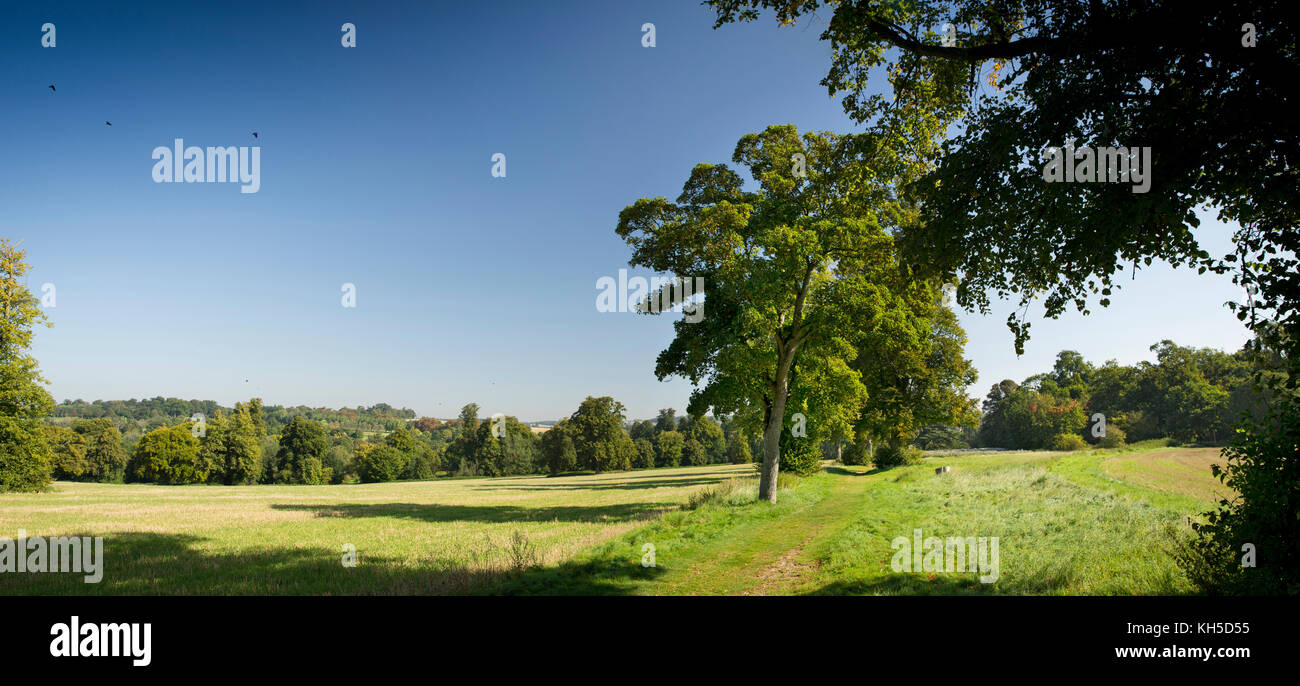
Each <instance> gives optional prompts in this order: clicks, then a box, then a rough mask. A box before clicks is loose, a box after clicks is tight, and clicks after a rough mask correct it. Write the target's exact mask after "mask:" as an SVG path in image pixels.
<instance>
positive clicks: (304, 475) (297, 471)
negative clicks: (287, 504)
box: [275, 417, 332, 484]
mask: <svg viewBox="0 0 1300 686" xmlns="http://www.w3.org/2000/svg"><path fill="white" fill-rule="evenodd" d="M329 448H330V442H329V438H328V437H327V436H326V435H325V428H324V427H323V426H321V425H320V424H319V423H317V422H314V421H312V420H310V419H303V418H302V417H294V418H293V419H291V420H290V421H289V423H288V424H285V425H284V430H283V431H281V432H280V451H279V453H277V454H276V473H275V482H276V483H281V484H323V483H329V481H330V478H331V476H332V474H330V473H328V472H326V469H325V467H324V459H325V453H326V452H327V451H329Z"/></svg>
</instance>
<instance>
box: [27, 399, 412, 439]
mask: <svg viewBox="0 0 1300 686" xmlns="http://www.w3.org/2000/svg"><path fill="white" fill-rule="evenodd" d="M231 409H232V408H229V407H225V406H223V405H221V404H219V403H217V402H216V401H214V400H181V399H180V398H163V397H161V396H159V397H156V398H149V399H144V400H136V399H134V398H132V399H130V400H96V401H94V402H86V401H85V400H65V401H63V402H62V403H60V404H58V405H55V406H54V409H53V410H52V411H51V412H50V416H51V417H52V418H55V419H56V420H58V419H68V420H71V419H74V418H96V417H107V418H109V419H113V420H115V421H117V422H118V424H119V425H122V424H136V425H138V426H140V427H141V428H144V429H146V430H147V429H150V428H155V427H156V426H164V425H167V424H174V423H176V422H179V421H183V420H185V419H189V418H190V417H192V416H194V414H196V413H201V414H203V415H204V416H205V417H211V416H213V415H215V414H216V413H217V412H218V411H221V412H230V411H231ZM262 415H263V417H264V418H265V419H266V424H267V429H268V430H269V431H270V432H272V433H278V432H279V430H280V429H281V428H282V427H283V426H284V425H285V424H287V423H288V422H289V420H291V419H293V418H294V417H306V418H307V419H312V420H315V421H319V422H322V423H324V424H325V425H326V426H329V427H331V428H339V429H349V430H354V431H392V430H393V429H396V428H398V427H400V426H403V425H405V424H407V423H409V422H411V421H413V420H414V419H415V418H416V414H415V411H414V410H411V409H408V408H401V409H397V408H395V407H393V406H392V405H389V404H387V403H379V404H377V405H372V406H370V407H365V406H358V407H343V408H339V409H337V410H334V409H330V408H327V407H306V406H304V405H299V406H296V407H284V406H282V405H266V406H263V408H262ZM56 423H62V422H57V421H56Z"/></svg>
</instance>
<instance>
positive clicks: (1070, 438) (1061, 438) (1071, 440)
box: [1048, 434, 1088, 450]
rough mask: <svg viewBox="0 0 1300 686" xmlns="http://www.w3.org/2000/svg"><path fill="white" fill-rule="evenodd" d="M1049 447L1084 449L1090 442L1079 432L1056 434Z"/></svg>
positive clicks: (1056, 448)
mask: <svg viewBox="0 0 1300 686" xmlns="http://www.w3.org/2000/svg"><path fill="white" fill-rule="evenodd" d="M1048 447H1049V449H1051V450H1083V449H1084V448H1087V447H1088V444H1087V443H1086V442H1084V440H1083V437H1082V436H1080V435H1078V434H1056V435H1055V436H1053V437H1052V442H1051V444H1050V445H1049V446H1048Z"/></svg>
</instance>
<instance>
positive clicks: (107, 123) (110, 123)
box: [104, 121, 113, 126]
mask: <svg viewBox="0 0 1300 686" xmlns="http://www.w3.org/2000/svg"><path fill="white" fill-rule="evenodd" d="M104 124H105V125H106V126H112V125H113V122H111V121H106V122H104Z"/></svg>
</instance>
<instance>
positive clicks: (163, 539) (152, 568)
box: [0, 465, 753, 594]
mask: <svg viewBox="0 0 1300 686" xmlns="http://www.w3.org/2000/svg"><path fill="white" fill-rule="evenodd" d="M752 473H753V468H752V467H749V466H731V465H724V466H713V467H701V468H684V469H662V470H654V471H639V472H619V473H613V474H600V475H578V476H562V477H556V478H547V477H544V476H529V477H517V478H498V479H452V480H442V481H414V482H401V483H388V484H357V485H345V486H233V487H232V486H153V485H115V484H84V483H68V482H59V483H57V484H56V485H55V487H54V490H53V491H52V492H50V493H42V494H8V495H3V496H0V536H3V537H11V538H13V537H17V535H18V530H19V529H25V530H26V531H27V535H28V536H57V535H67V536H74V535H75V536H103V537H104V539H105V540H104V548H105V550H104V566H105V571H104V579H103V581H102V582H100V583H99V584H84V583H82V581H81V576H80V575H74V574H0V593H6V594H13V593H21V594H30V593H92V594H134V593H168V594H172V593H181V594H212V593H219V594H280V593H286V594H357V593H376V594H392V593H399V594H401V593H455V592H460V591H463V590H466V589H467V588H469V587H471V586H474V585H477V584H480V583H482V582H483V581H484V580H490V579H492V578H493V577H494V576H495V575H496V574H497V573H499V572H500V571H501V570H505V569H510V568H512V567H515V566H516V565H517V564H528V563H531V562H534V561H535V562H537V563H538V564H542V565H546V564H553V563H555V562H558V561H560V560H562V559H565V558H567V557H569V556H570V555H572V554H573V553H574V552H576V551H578V550H580V549H582V548H585V547H588V546H591V545H593V544H596V543H600V542H602V541H604V540H607V539H609V538H611V537H613V536H617V535H619V534H621V533H623V532H626V531H628V530H630V529H632V528H633V527H636V526H637V525H638V524H641V523H644V521H645V520H647V519H650V518H654V517H656V516H658V514H659V513H660V512H662V511H663V510H665V509H668V508H673V507H676V506H678V505H680V504H682V503H683V502H685V501H686V500H687V498H688V496H689V494H690V493H691V492H692V491H695V490H698V489H699V488H701V487H703V486H706V485H710V484H716V483H718V482H720V481H722V480H724V479H728V478H730V477H733V476H736V475H745V476H747V475H750V474H752ZM516 534H518V536H516ZM349 543H350V544H352V545H354V546H355V547H356V550H357V555H358V558H359V563H358V565H357V566H356V567H353V568H345V567H344V566H343V565H342V558H343V554H344V551H343V546H344V544H349Z"/></svg>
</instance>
